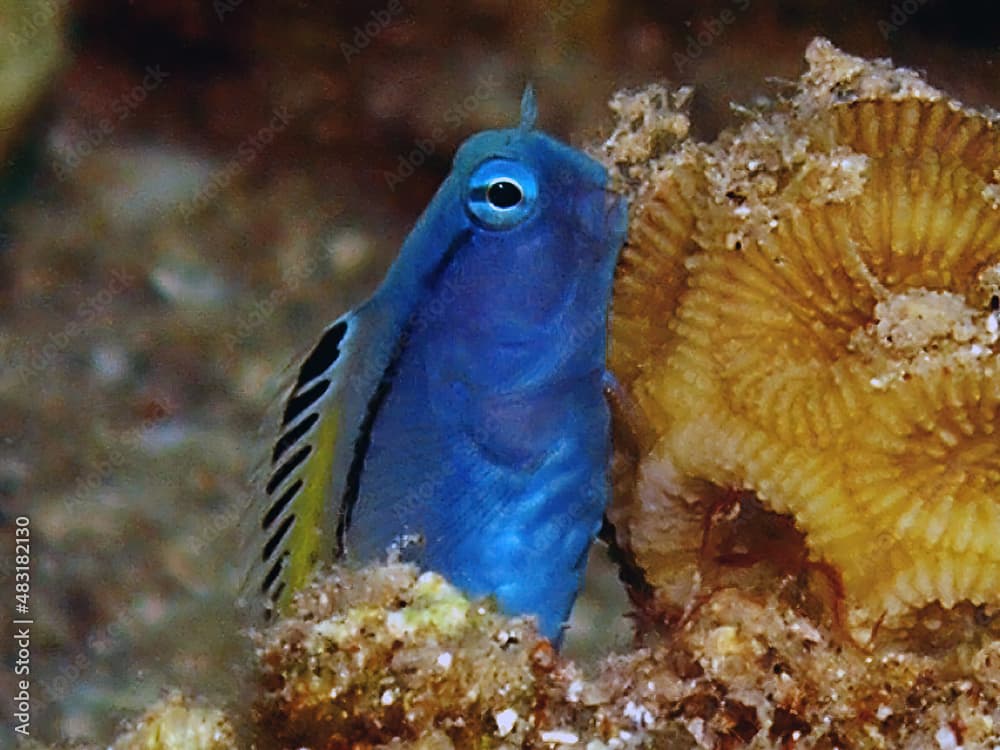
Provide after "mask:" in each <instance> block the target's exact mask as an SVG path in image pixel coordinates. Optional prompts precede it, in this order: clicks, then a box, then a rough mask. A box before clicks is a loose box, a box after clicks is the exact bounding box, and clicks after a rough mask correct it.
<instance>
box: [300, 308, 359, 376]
mask: <svg viewBox="0 0 1000 750" xmlns="http://www.w3.org/2000/svg"><path fill="white" fill-rule="evenodd" d="M345 333H347V321H346V320H341V321H338V322H337V323H335V324H334V325H333V326H331V327H330V328H329V329H327V331H326V333H324V334H323V336H322V338H320V340H319V343H318V344H316V346H315V347H314V348H313V350H312V351H311V352H309V356H308V357H306V361H305V362H303V363H302V367H300V368H299V377H298V380H296V381H295V387H296V388H301V387H302V386H304V385H305V384H306V383H308V382H309V381H310V380H312V379H313V378H315V377H317V376H318V375H321V374H322V373H324V372H326V371H327V370H329V369H330V366H331V365H332V364H333V363H334V362H336V361H337V357H339V356H340V342H341V341H342V340H343V338H344V334H345Z"/></svg>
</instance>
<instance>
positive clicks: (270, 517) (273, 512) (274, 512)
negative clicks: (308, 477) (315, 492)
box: [260, 479, 302, 531]
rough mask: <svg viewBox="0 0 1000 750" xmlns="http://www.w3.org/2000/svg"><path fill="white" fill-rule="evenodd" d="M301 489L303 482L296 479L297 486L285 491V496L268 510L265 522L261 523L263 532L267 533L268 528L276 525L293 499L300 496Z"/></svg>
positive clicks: (294, 485)
mask: <svg viewBox="0 0 1000 750" xmlns="http://www.w3.org/2000/svg"><path fill="white" fill-rule="evenodd" d="M300 489H302V480H301V479H296V480H295V484H293V485H292V486H291V487H289V488H288V489H287V490H285V494H283V495H282V496H281V497H279V498H278V499H277V500H275V501H274V503H272V505H271V507H270V508H268V509H267V513H266V514H265V515H264V520H262V521H261V522H260V528H261V531H267V529H268V527H269V526H270V525H271V524H272V523H274V522H275V520H277V518H278V516H280V515H281V513H282V511H284V510H285V508H287V507H288V504H289V503H290V502H291V501H292V498H293V497H295V495H296V494H298V491H299V490H300Z"/></svg>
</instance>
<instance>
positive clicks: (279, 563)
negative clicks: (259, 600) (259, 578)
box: [260, 550, 288, 594]
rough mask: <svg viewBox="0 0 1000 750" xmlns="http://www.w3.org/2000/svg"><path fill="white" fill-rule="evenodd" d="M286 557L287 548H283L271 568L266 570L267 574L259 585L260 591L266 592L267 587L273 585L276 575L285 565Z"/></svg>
mask: <svg viewBox="0 0 1000 750" xmlns="http://www.w3.org/2000/svg"><path fill="white" fill-rule="evenodd" d="M287 558H288V550H285V551H284V552H283V553H282V554H281V557H279V558H278V559H277V560H275V561H274V565H272V566H271V569H270V570H269V571H267V575H266V576H264V582H263V583H261V585H260V592H261V593H262V594H266V593H267V592H268V589H270V588H271V586H273V585H274V582H275V581H276V580H277V579H278V575H279V574H280V573H281V569H282V568H283V567H285V560H286V559H287Z"/></svg>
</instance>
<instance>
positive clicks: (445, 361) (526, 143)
mask: <svg viewBox="0 0 1000 750" xmlns="http://www.w3.org/2000/svg"><path fill="white" fill-rule="evenodd" d="M535 119H536V106H535V99H534V95H533V93H532V91H531V89H530V87H529V88H528V90H527V91H526V92H525V95H524V97H523V99H522V103H521V122H520V125H519V126H518V127H515V128H511V129H505V130H491V131H485V132H482V133H479V134H477V135H474V136H472V137H471V138H469V139H468V140H467V141H466V142H465V143H464V144H463V145H462V146H461V148H460V149H459V150H458V153H457V154H456V156H455V159H454V164H453V167H452V170H451V172H450V174H449V175H448V177H447V179H446V180H445V181H444V183H443V185H442V186H441V188H440V189H439V190H438V192H437V194H436V195H435V196H434V198H433V200H432V201H431V203H430V205H429V206H428V207H427V209H426V210H425V211H424V213H423V215H422V216H421V217H420V219H419V220H418V221H417V224H416V226H415V227H414V228H413V230H412V232H411V233H410V235H409V237H408V238H407V239H406V241H405V243H404V244H403V247H402V249H401V251H400V254H399V257H398V258H397V260H396V261H395V263H394V264H393V265H392V267H391V268H390V270H389V272H388V274H387V275H386V278H385V280H384V281H383V283H382V285H381V286H380V287H379V288H378V289H377V290H376V291H375V293H374V294H373V295H372V296H371V297H370V298H369V299H368V300H367V301H366V302H364V303H363V304H362V305H360V306H359V307H357V308H356V309H354V310H352V311H350V312H348V313H346V314H345V315H343V316H342V317H340V318H339V319H338V320H336V321H335V322H333V323H332V324H331V325H329V326H328V327H327V328H326V329H325V331H324V332H323V333H322V335H321V336H320V339H319V342H318V343H317V344H316V345H315V347H314V348H313V349H312V351H311V352H310V353H309V354H308V355H307V356H306V357H305V359H304V361H303V362H302V364H301V366H300V367H299V368H298V370H297V374H296V376H295V379H294V383H293V384H292V385H291V386H290V388H289V390H288V392H287V394H286V397H285V399H284V402H283V411H282V413H281V416H280V419H279V420H278V421H279V422H280V426H279V429H278V434H277V436H276V437H275V439H274V442H273V446H272V447H271V453H270V456H269V460H268V462H267V463H268V470H267V472H266V473H265V475H264V477H263V478H262V480H261V481H260V489H259V492H258V493H257V495H258V496H257V498H256V499H255V501H254V506H253V511H254V519H253V523H254V525H255V528H254V530H253V539H252V540H251V545H250V546H251V549H252V554H253V560H252V562H251V565H250V570H249V574H248V578H247V585H246V587H245V588H246V591H245V595H246V597H247V599H248V600H250V601H251V602H257V603H258V604H259V606H260V608H262V609H263V610H264V612H265V614H270V613H272V612H274V611H281V610H282V609H283V608H284V607H285V606H286V605H287V603H288V602H289V600H290V598H291V595H292V593H293V592H294V591H295V590H296V589H298V588H299V587H301V586H302V585H303V584H304V583H305V581H306V579H307V578H308V576H309V575H310V573H311V571H312V570H313V568H314V567H315V566H316V564H317V563H319V562H322V561H330V560H336V559H342V558H346V559H347V560H356V561H368V560H375V559H379V558H384V557H385V556H386V555H387V552H388V551H390V550H396V552H397V553H398V555H399V556H400V557H401V558H402V559H405V560H412V561H414V562H416V563H417V564H418V565H420V566H421V567H423V568H426V569H431V570H435V571H437V572H440V573H442V574H443V575H445V576H447V577H448V578H450V579H451V580H452V581H453V582H454V583H455V584H457V585H458V586H460V587H461V588H462V589H463V590H464V591H466V592H467V593H468V594H470V595H472V596H485V595H493V596H495V597H496V599H497V601H498V603H499V604H500V606H501V607H502V608H503V609H504V610H505V611H507V612H509V613H511V614H523V613H527V614H533V615H535V616H537V618H538V622H539V627H540V629H541V631H542V632H543V633H544V634H545V635H547V636H548V637H550V638H552V639H553V640H555V641H558V639H559V636H560V634H561V628H562V625H563V623H564V621H565V620H566V618H567V616H568V614H569V610H570V608H571V607H572V604H573V600H574V599H575V597H576V593H577V590H578V588H579V586H580V577H581V573H582V570H583V567H584V564H585V561H586V556H587V550H588V547H589V545H590V543H591V541H592V539H593V537H594V535H595V534H596V532H597V530H598V528H599V526H600V523H601V518H602V514H603V511H604V506H605V503H606V501H607V497H608V492H609V489H608V480H607V464H608V460H609V454H610V436H609V435H610V429H609V413H608V407H607V404H606V402H605V397H604V393H603V386H602V382H603V379H604V377H605V374H606V369H605V345H606V324H607V308H608V303H609V297H610V292H611V283H612V278H613V274H614V268H615V263H616V260H617V256H618V252H619V250H620V248H621V246H622V244H623V242H624V238H625V230H626V215H627V206H626V201H625V200H624V199H623V198H622V197H620V196H618V195H615V194H614V193H612V192H609V191H608V189H607V173H606V171H605V169H604V168H603V167H602V166H601V165H600V164H598V163H597V162H596V161H594V160H592V159H590V158H589V157H588V156H586V155H585V154H583V153H582V152H580V151H578V150H576V149H574V148H571V147H569V146H567V145H565V144H563V143H560V142H559V141H556V140H555V139H553V138H551V137H549V136H548V135H545V134H544V133H542V132H539V131H538V130H536V129H535V127H534V123H535Z"/></svg>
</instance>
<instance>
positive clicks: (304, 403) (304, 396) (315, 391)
mask: <svg viewBox="0 0 1000 750" xmlns="http://www.w3.org/2000/svg"><path fill="white" fill-rule="evenodd" d="M296 387H298V386H296ZM329 387H330V381H329V380H321V381H319V382H318V383H316V385H314V386H313V387H312V388H310V389H309V390H307V391H304V392H302V393H300V394H298V395H297V396H292V397H291V398H289V399H288V403H287V404H286V405H285V413H284V415H283V416H282V417H281V426H282V427H287V426H288V425H289V423H291V422H294V421H295V418H296V417H298V416H299V414H301V413H302V412H304V411H305V410H306V409H308V408H309V407H310V406H312V405H313V404H314V403H316V401H317V400H319V397H320V396H322V395H323V394H324V393H326V389H327V388H329Z"/></svg>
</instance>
